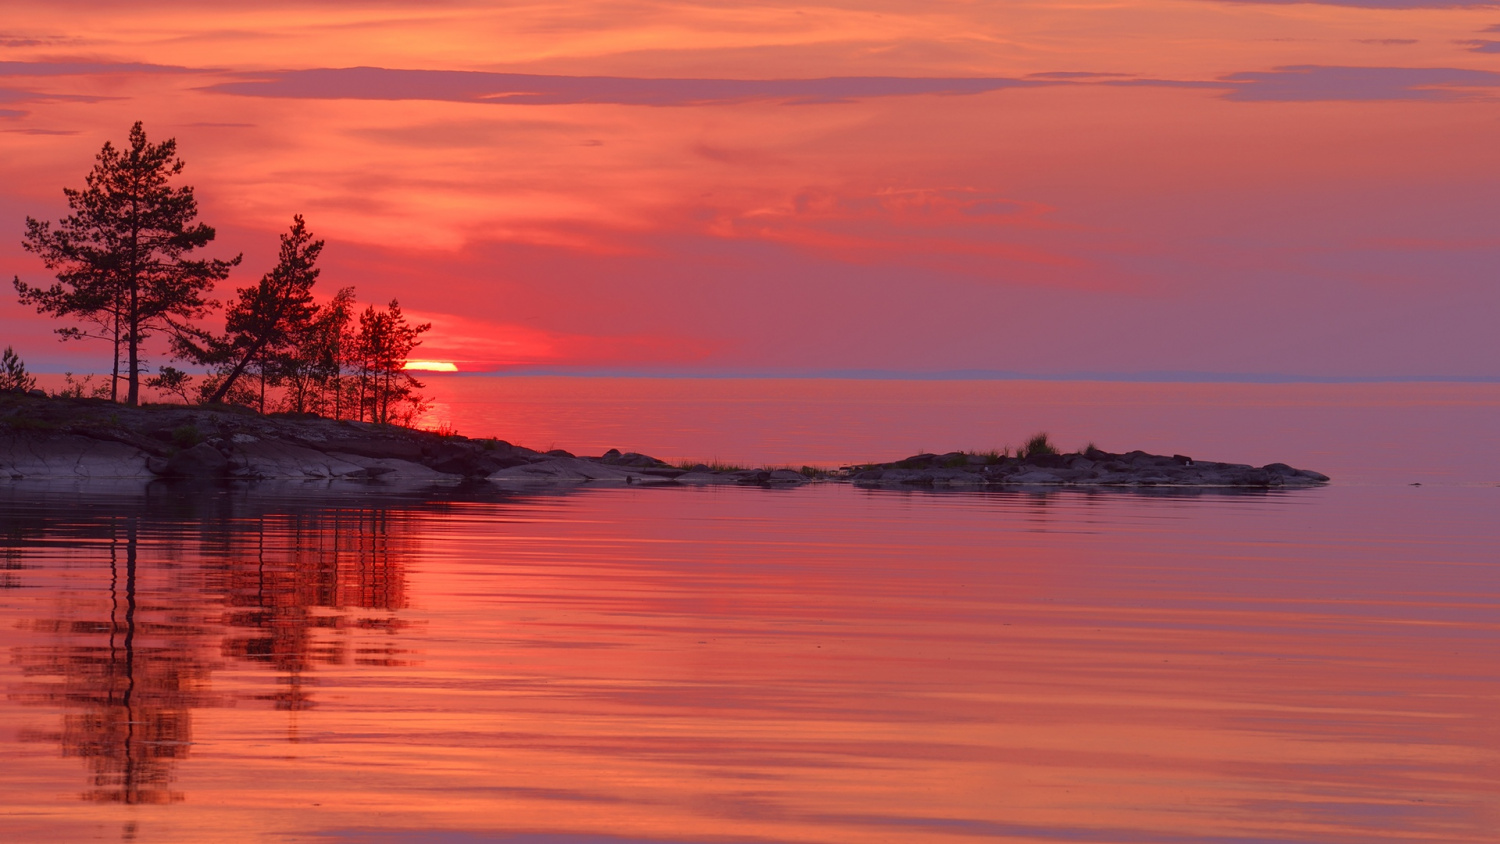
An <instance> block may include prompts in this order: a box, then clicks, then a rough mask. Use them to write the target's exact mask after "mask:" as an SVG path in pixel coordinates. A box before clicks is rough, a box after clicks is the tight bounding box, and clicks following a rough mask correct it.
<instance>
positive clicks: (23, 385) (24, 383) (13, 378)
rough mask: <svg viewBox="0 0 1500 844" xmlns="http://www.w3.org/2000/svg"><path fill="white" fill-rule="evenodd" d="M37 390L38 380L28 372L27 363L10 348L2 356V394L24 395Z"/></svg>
mask: <svg viewBox="0 0 1500 844" xmlns="http://www.w3.org/2000/svg"><path fill="white" fill-rule="evenodd" d="M34 389H36V379H35V378H33V377H32V376H31V375H29V374H27V372H26V363H25V362H24V361H22V360H21V358H20V356H19V355H17V354H16V350H15V349H12V348H11V347H10V346H6V347H5V354H3V355H0V392H6V391H14V392H17V393H24V392H27V391H28V390H34Z"/></svg>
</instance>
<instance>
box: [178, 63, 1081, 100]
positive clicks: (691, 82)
mask: <svg viewBox="0 0 1500 844" xmlns="http://www.w3.org/2000/svg"><path fill="white" fill-rule="evenodd" d="M246 75H247V76H253V77H255V78H253V79H247V80H245V81H237V82H224V83H220V84H218V85H211V86H208V87H207V89H206V90H209V91H215V92H218V93H223V94H234V95H238V96H247V97H279V98H295V99H344V100H441V101H448V102H472V103H487V104H493V105H570V104H584V103H592V104H613V105H643V106H693V105H721V104H729V103H744V102H756V101H767V102H783V103H794V104H803V103H840V102H852V101H855V100H863V99H869V98H872V97H899V96H916V95H964V94H980V93H984V92H987V91H997V90H1001V89H1004V88H1024V87H1032V86H1038V85H1046V84H1052V83H1049V82H1044V81H1040V80H1027V79H1011V78H1005V77H985V78H923V77H901V76H837V77H828V78H824V79H690V78H689V79H651V78H634V77H623V76H549V75H537V74H525V73H486V72H482V71H461V70H402V69H393V68H382V67H349V68H319V69H312V70H286V71H276V72H272V73H269V74H246Z"/></svg>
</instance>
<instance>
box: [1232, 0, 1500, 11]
mask: <svg viewBox="0 0 1500 844" xmlns="http://www.w3.org/2000/svg"><path fill="white" fill-rule="evenodd" d="M1219 2H1224V3H1253V4H1260V5H1274V6H1290V5H1318V6H1346V7H1353V8H1358V9H1485V8H1492V7H1494V6H1500V0H1219Z"/></svg>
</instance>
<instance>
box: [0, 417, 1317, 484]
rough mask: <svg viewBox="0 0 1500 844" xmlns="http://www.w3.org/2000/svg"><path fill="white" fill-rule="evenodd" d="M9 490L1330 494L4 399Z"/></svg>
mask: <svg viewBox="0 0 1500 844" xmlns="http://www.w3.org/2000/svg"><path fill="white" fill-rule="evenodd" d="M7 479H9V480H102V479H140V480H148V481H149V480H155V479H162V480H170V479H199V480H209V479H219V480H330V481H359V482H365V483H369V482H375V481H395V480H404V481H431V482H440V481H448V482H453V481H471V482H472V481H487V482H490V483H492V484H496V485H499V486H502V487H508V486H530V485H537V484H543V485H546V484H554V485H555V484H568V485H572V484H620V485H625V484H631V485H708V484H736V485H758V486H796V485H800V484H806V483H814V482H828V481H834V482H845V483H852V484H856V485H859V486H871V487H896V488H969V489H973V488H990V487H1032V486H1036V487H1056V486H1079V487H1113V488H1153V487H1227V488H1258V489H1269V488H1291V487H1311V486H1318V485H1321V484H1325V483H1327V482H1328V478H1327V476H1325V475H1322V474H1319V473H1317V472H1312V471H1307V470H1303V469H1294V468H1292V467H1290V466H1287V465H1285V464H1281V463H1272V464H1270V465H1268V466H1261V467H1255V466H1248V465H1242V464H1235V463H1214V462H1207V461H1198V460H1193V459H1191V458H1188V457H1184V456H1182V455H1174V456H1161V455H1153V454H1147V453H1145V452H1142V451H1132V452H1129V453H1125V454H1114V453H1110V452H1105V451H1100V450H1098V449H1093V448H1090V449H1088V450H1087V451H1085V452H1083V453H1078V454H1035V455H1030V456H1027V457H1006V456H1001V455H994V454H990V455H982V454H968V453H964V452H949V453H947V454H918V455H914V456H912V457H908V458H906V459H904V460H898V461H894V462H890V463H869V464H861V465H857V466H844V467H841V468H839V469H837V470H831V471H825V470H814V469H803V470H801V471H795V470H792V469H773V468H764V469H740V468H724V467H717V468H715V467H710V466H708V465H704V464H699V465H696V466H672V465H669V464H667V463H665V462H663V461H660V460H657V459H655V458H653V457H649V456H647V455H644V454H637V453H634V452H620V451H618V450H614V449H611V450H610V451H608V452H606V453H605V454H603V455H600V456H597V457H582V456H577V455H574V454H570V453H569V452H566V451H563V450H561V449H556V450H552V451H547V452H538V451H534V450H532V449H529V448H524V447H522V446H518V445H513V444H511V443H508V442H505V441H504V440H497V439H469V438H467V437H461V436H457V435H452V436H445V435H442V434H438V433H433V432H428V431H414V430H411V429H407V428H399V427H392V426H388V425H374V424H370V423H365V422H353V421H349V420H332V419H324V418H322V417H317V416H312V415H291V414H274V415H269V416H261V415H259V414H257V413H254V412H252V411H249V410H243V409H239V408H232V407H216V408H203V407H188V406H180V405H152V406H146V407H141V408H126V407H122V406H120V405H118V404H113V403H111V402H108V401H105V400H101V399H69V398H47V397H42V396H35V395H27V394H17V393H11V394H3V395H0V482H4V481H6V480H7Z"/></svg>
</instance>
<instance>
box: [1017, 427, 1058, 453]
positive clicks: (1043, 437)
mask: <svg viewBox="0 0 1500 844" xmlns="http://www.w3.org/2000/svg"><path fill="white" fill-rule="evenodd" d="M1056 453H1057V446H1055V445H1053V444H1052V441H1051V440H1049V439H1047V432H1046V431H1038V432H1037V433H1035V434H1033V435H1032V436H1031V439H1029V440H1027V441H1026V443H1025V444H1024V445H1022V446H1021V447H1020V448H1018V449H1016V456H1017V457H1040V456H1042V455H1043V454H1056Z"/></svg>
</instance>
